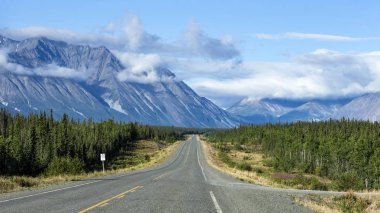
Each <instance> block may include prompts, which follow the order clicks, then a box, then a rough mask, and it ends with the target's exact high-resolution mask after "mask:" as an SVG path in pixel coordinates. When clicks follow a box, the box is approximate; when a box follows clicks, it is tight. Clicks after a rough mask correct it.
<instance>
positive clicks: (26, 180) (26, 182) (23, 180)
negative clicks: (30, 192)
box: [12, 176, 38, 187]
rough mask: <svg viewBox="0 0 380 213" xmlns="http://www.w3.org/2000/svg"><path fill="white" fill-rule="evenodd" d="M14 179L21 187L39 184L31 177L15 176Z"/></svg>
mask: <svg viewBox="0 0 380 213" xmlns="http://www.w3.org/2000/svg"><path fill="white" fill-rule="evenodd" d="M12 181H13V182H15V183H16V184H17V185H19V186H21V187H33V186H36V185H38V183H37V181H35V180H34V179H33V178H30V177H23V176H15V177H13V178H12Z"/></svg>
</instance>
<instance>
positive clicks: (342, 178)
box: [334, 173, 364, 191]
mask: <svg viewBox="0 0 380 213" xmlns="http://www.w3.org/2000/svg"><path fill="white" fill-rule="evenodd" d="M334 179H335V186H336V189H338V190H342V191H347V190H349V189H352V190H359V189H362V188H364V186H363V184H362V183H361V181H360V178H359V176H358V175H357V174H355V173H343V174H341V175H338V176H336V177H335V178H334Z"/></svg>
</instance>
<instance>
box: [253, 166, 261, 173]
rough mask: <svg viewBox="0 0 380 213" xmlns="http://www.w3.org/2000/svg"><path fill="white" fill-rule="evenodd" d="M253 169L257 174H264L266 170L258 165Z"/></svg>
mask: <svg viewBox="0 0 380 213" xmlns="http://www.w3.org/2000/svg"><path fill="white" fill-rule="evenodd" d="M253 171H255V172H256V173H257V174H263V173H264V170H263V169H261V168H258V167H255V168H253Z"/></svg>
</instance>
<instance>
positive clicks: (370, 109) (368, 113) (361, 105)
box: [334, 92, 380, 121]
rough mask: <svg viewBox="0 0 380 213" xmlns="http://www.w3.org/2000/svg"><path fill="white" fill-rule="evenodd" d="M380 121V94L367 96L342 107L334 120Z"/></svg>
mask: <svg viewBox="0 0 380 213" xmlns="http://www.w3.org/2000/svg"><path fill="white" fill-rule="evenodd" d="M342 117H345V118H350V119H355V120H369V121H380V92H377V93H371V94H366V95H363V96H360V97H357V98H355V99H353V100H352V101H351V102H349V103H348V104H346V105H344V106H343V107H341V108H340V109H339V110H338V111H337V112H336V113H335V115H334V118H336V119H338V118H342Z"/></svg>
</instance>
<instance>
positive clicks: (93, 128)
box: [0, 109, 198, 176]
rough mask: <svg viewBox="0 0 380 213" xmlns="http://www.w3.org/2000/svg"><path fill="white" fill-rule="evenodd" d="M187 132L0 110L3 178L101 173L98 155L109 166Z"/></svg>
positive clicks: (174, 128)
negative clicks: (145, 144) (139, 146)
mask: <svg viewBox="0 0 380 213" xmlns="http://www.w3.org/2000/svg"><path fill="white" fill-rule="evenodd" d="M196 132H198V130H196V129H189V128H177V127H164V126H162V127H161V126H148V125H141V124H137V123H132V122H130V123H123V122H115V121H113V120H111V119H109V120H106V121H102V122H94V121H93V120H92V119H89V120H83V121H79V120H74V119H71V118H69V116H68V115H67V114H63V116H62V117H61V118H60V119H58V120H57V119H55V118H54V117H53V112H52V110H51V111H50V112H49V113H48V114H47V113H46V112H40V113H38V114H34V113H31V114H29V115H28V116H25V115H22V114H19V113H17V114H12V113H10V112H9V111H7V110H5V109H0V176H1V175H3V176H4V175H5V176H9V175H27V176H38V175H59V174H79V173H81V172H85V171H86V172H87V171H93V170H95V169H97V168H99V165H100V153H105V154H106V158H107V161H110V160H112V159H114V158H115V157H117V156H118V154H119V153H120V151H121V150H125V149H132V148H133V147H134V146H135V143H136V141H137V140H156V141H166V142H174V141H176V140H180V139H182V138H183V136H184V134H192V133H196Z"/></svg>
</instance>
